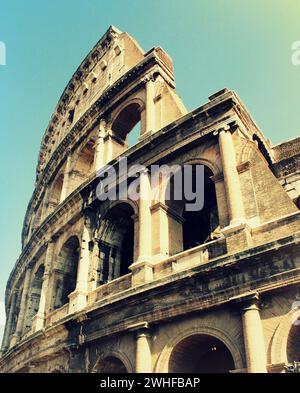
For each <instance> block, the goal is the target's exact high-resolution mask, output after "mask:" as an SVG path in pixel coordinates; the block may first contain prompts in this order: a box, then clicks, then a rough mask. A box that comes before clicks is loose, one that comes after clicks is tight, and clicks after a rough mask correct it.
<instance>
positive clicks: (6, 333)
mask: <svg viewBox="0 0 300 393" xmlns="http://www.w3.org/2000/svg"><path fill="white" fill-rule="evenodd" d="M17 297H18V290H16V289H14V290H13V292H12V294H11V301H10V306H9V310H8V316H7V320H6V324H5V330H4V335H3V340H2V346H1V353H3V352H5V351H7V349H8V348H9V342H10V335H11V328H12V322H13V317H14V312H15V306H16V302H17Z"/></svg>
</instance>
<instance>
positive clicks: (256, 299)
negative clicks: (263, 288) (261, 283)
mask: <svg viewBox="0 0 300 393" xmlns="http://www.w3.org/2000/svg"><path fill="white" fill-rule="evenodd" d="M260 300H261V299H260V296H259V293H258V292H254V293H250V294H248V295H245V296H242V297H237V298H234V299H232V302H233V304H235V305H237V306H238V307H239V308H240V310H241V311H248V310H259V309H260V308H259V306H260Z"/></svg>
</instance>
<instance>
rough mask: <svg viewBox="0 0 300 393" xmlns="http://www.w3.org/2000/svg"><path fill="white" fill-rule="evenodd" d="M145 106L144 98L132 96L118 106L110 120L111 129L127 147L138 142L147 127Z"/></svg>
mask: <svg viewBox="0 0 300 393" xmlns="http://www.w3.org/2000/svg"><path fill="white" fill-rule="evenodd" d="M144 108H145V104H144V101H143V100H142V99H140V98H138V97H135V98H131V99H129V100H126V101H125V102H124V103H123V104H122V105H121V106H120V107H119V108H118V110H117V111H116V113H114V115H113V117H112V119H111V121H110V129H111V131H112V132H113V134H114V135H116V137H117V138H119V139H120V140H121V141H122V142H123V143H124V144H125V147H128V146H132V145H134V144H135V143H137V141H138V138H139V137H140V136H141V134H142V133H143V131H144V129H145V124H144V122H145V121H144V116H143V111H144ZM138 128H139V129H138Z"/></svg>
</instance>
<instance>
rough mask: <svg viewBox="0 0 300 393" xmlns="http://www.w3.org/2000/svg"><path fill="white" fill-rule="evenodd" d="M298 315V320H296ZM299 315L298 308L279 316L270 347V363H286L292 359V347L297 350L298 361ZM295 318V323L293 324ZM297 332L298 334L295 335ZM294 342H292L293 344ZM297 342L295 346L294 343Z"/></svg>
mask: <svg viewBox="0 0 300 393" xmlns="http://www.w3.org/2000/svg"><path fill="white" fill-rule="evenodd" d="M297 317H298V320H297ZM299 317H300V310H299V308H298V309H293V310H291V311H289V312H288V313H287V314H286V315H285V316H284V317H282V318H281V321H280V323H279V324H278V326H277V328H276V330H275V333H274V336H273V339H272V344H271V348H270V363H271V364H279V363H288V362H290V361H292V355H293V348H292V347H296V348H297V349H298V350H299V354H298V355H299V358H298V360H296V359H294V361H300V325H299V324H298V322H300V321H299ZM295 320H297V324H293V322H295ZM297 334H298V335H297ZM293 342H294V344H293ZM295 342H296V343H297V346H296V345H295Z"/></svg>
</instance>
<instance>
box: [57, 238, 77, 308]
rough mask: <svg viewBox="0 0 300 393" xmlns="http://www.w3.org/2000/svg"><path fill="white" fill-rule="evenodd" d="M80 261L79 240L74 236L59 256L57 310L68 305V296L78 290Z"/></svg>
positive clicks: (66, 243)
mask: <svg viewBox="0 0 300 393" xmlns="http://www.w3.org/2000/svg"><path fill="white" fill-rule="evenodd" d="M78 260H79V240H78V238H77V237H76V236H72V237H70V238H69V239H68V240H67V241H66V242H65V244H64V245H63V247H62V249H61V251H60V253H59V256H58V269H57V272H56V276H57V277H56V293H55V303H54V308H55V309H57V308H60V307H62V306H63V305H64V304H67V303H68V302H69V297H68V295H69V294H70V293H72V292H73V291H74V290H75V288H76V279H77V268H78Z"/></svg>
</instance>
